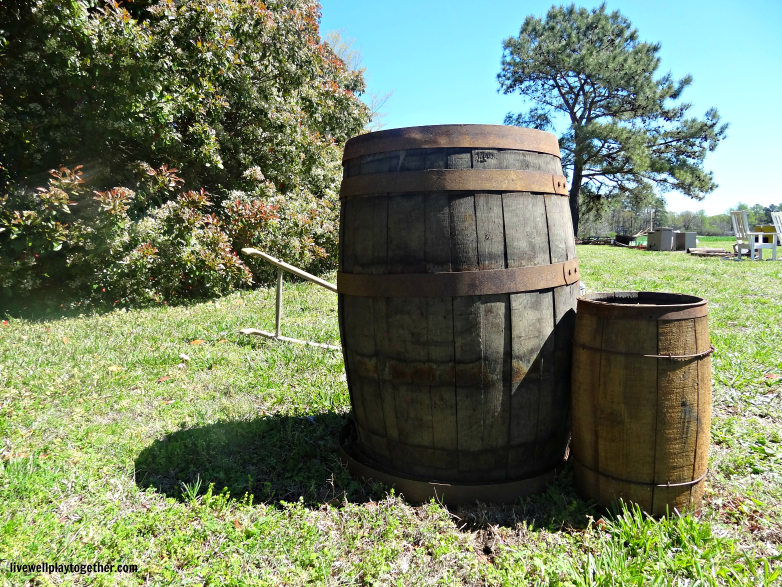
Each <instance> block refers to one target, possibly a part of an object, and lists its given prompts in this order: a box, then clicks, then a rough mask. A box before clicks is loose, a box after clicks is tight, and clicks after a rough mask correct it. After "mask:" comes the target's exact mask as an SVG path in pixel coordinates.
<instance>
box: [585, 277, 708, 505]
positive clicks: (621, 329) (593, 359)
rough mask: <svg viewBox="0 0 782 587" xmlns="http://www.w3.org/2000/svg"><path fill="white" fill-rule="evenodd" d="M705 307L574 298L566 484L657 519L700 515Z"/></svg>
mask: <svg viewBox="0 0 782 587" xmlns="http://www.w3.org/2000/svg"><path fill="white" fill-rule="evenodd" d="M707 313H708V309H707V305H706V300H705V299H703V298H698V297H695V296H688V295H681V294H670V293H653V292H611V293H598V294H589V295H587V296H584V297H582V298H579V300H578V307H577V312H576V327H575V335H574V338H573V367H572V371H571V373H572V399H571V401H572V415H573V416H572V417H573V431H572V443H571V457H570V460H571V461H572V462H573V469H574V473H575V481H576V486H577V488H578V489H579V491H580V492H581V493H582V494H583V495H585V496H586V497H588V498H590V499H593V500H595V501H597V502H598V503H600V504H602V505H604V506H606V507H608V506H609V505H611V504H612V503H614V502H617V501H618V500H619V499H622V500H624V501H626V502H634V503H637V504H638V505H640V506H641V508H642V509H643V510H644V511H645V512H647V513H649V514H652V515H655V516H662V515H665V514H666V512H670V513H673V511H674V509H676V510H677V511H679V512H682V511H685V510H698V509H699V508H700V503H701V498H702V496H703V488H704V485H705V480H706V471H707V465H708V451H709V427H710V425H711V356H710V355H711V352H712V351H713V350H714V349H713V347H712V346H711V344H710V342H709V323H708V314H707Z"/></svg>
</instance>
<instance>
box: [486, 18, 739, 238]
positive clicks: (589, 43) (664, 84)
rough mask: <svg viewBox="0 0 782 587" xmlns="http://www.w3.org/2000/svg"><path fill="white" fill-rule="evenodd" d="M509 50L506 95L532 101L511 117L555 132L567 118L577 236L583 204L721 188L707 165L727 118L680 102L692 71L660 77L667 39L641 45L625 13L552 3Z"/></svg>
mask: <svg viewBox="0 0 782 587" xmlns="http://www.w3.org/2000/svg"><path fill="white" fill-rule="evenodd" d="M503 47H504V54H503V59H502V69H501V71H500V73H499V75H498V80H499V83H500V87H501V89H502V91H503V92H504V93H506V94H510V93H513V92H518V93H520V94H521V95H522V96H523V97H524V98H525V99H527V100H529V101H531V102H533V103H534V105H533V106H532V107H531V108H530V109H529V110H528V111H526V112H523V113H520V114H515V115H514V114H510V113H509V114H508V115H507V116H506V118H505V123H506V124H513V125H518V126H531V127H534V128H539V129H543V130H550V129H554V128H555V127H556V126H557V123H558V119H559V118H560V117H562V116H564V118H565V120H566V121H567V125H568V126H567V130H566V131H565V133H564V134H563V135H562V137H561V138H560V147H561V149H562V153H563V164H564V165H565V168H566V170H567V171H568V173H569V175H570V179H571V188H570V209H571V212H572V215H573V225H574V229H575V230H576V232H577V231H578V218H579V202H580V200H581V201H582V206H581V208H582V209H584V210H585V211H587V212H589V211H592V210H596V209H599V208H600V207H601V206H602V205H603V204H604V203H605V201H606V200H608V199H611V198H614V197H616V196H621V197H624V198H628V197H629V198H632V199H634V200H637V201H644V200H647V201H648V200H650V199H651V198H652V196H653V194H654V191H655V188H657V189H658V190H660V191H662V192H664V191H667V190H676V191H679V192H682V193H684V194H686V195H688V196H690V197H692V198H694V199H696V200H702V199H703V198H704V197H705V195H706V194H708V193H710V192H711V191H713V190H714V189H715V188H716V187H717V184H715V183H714V178H713V175H712V173H711V172H707V171H705V170H704V169H703V162H704V158H705V156H706V153H707V152H709V151H713V150H714V149H715V148H716V147H717V144H718V143H719V141H720V140H721V139H723V138H724V137H725V133H726V130H727V124H721V123H720V117H719V114H718V113H717V111H716V110H715V109H713V108H712V109H709V110H708V111H707V112H706V114H705V116H704V117H703V118H702V119H699V118H696V117H692V116H690V115H689V110H690V108H691V105H690V104H688V103H683V102H678V100H679V98H680V97H681V95H682V92H683V91H684V89H685V88H686V87H687V86H688V85H690V83H691V82H692V77H691V76H689V75H688V76H686V77H684V78H682V79H680V80H678V81H675V80H674V79H673V78H672V77H671V75H670V73H669V74H666V75H662V76H660V77H655V75H656V73H657V69H658V67H659V64H660V59H659V57H658V55H657V54H658V52H659V50H660V45H659V44H652V43H645V42H641V41H639V40H638V31H637V30H636V29H634V28H632V25H631V23H630V21H629V20H628V19H627V18H625V17H624V16H622V15H621V14H620V13H619V12H612V13H610V14H609V13H607V12H606V7H605V4H601V5H600V7H598V8H597V9H593V10H591V11H590V10H587V9H584V8H576V7H575V5H570V6H568V7H564V6H560V7H552V8H551V9H550V10H549V11H548V13H547V14H546V17H545V18H543V19H539V18H535V17H533V16H528V17H527V18H526V19H525V21H524V24H523V25H522V27H521V31H520V33H519V36H518V37H515V38H514V37H511V38H508V39H506V40H505V42H504V45H503Z"/></svg>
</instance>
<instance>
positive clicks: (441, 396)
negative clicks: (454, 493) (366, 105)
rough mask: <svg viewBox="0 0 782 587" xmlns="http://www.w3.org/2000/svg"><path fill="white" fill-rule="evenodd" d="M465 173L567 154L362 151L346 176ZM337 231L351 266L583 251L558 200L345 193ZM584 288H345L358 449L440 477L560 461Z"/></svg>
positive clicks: (494, 475) (472, 477) (537, 163)
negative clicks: (434, 294)
mask: <svg viewBox="0 0 782 587" xmlns="http://www.w3.org/2000/svg"><path fill="white" fill-rule="evenodd" d="M469 168H475V169H478V168H482V169H519V170H536V171H546V172H550V173H557V174H561V172H562V169H561V165H560V162H559V158H557V157H554V156H552V155H547V154H542V153H531V152H524V151H512V150H501V149H490V148H486V149H465V148H437V149H409V150H405V151H396V152H390V153H380V154H371V155H364V156H362V157H359V158H357V159H354V160H349V161H346V162H345V176H346V177H350V176H354V175H363V174H373V173H389V172H396V171H418V170H426V169H469ZM340 229H341V231H340V234H341V242H340V251H341V263H340V267H341V270H342V271H344V272H348V273H363V274H369V273H372V274H391V273H441V272H462V271H485V270H497V269H505V268H513V267H528V266H538V265H548V264H551V263H557V262H561V261H565V260H570V259H574V258H575V245H574V240H573V231H572V224H571V222H570V213H569V208H568V206H567V198H566V197H562V196H557V195H550V196H549V195H544V194H532V193H525V192H512V193H496V192H486V193H484V192H442V193H426V194H420V193H418V194H417V193H414V192H411V193H404V194H391V195H386V196H371V197H355V198H350V199H345V200H343V201H342V222H341V227H340ZM577 292H578V289H577V284H574V285H571V286H563V287H560V288H555V289H553V290H552V289H548V290H540V291H532V292H522V293H511V294H499V295H485V296H465V297H444V298H416V297H408V298H386V297H383V292H378V293H377V296H376V297H365V298H359V297H354V296H346V295H344V294H340V306H339V307H340V326H341V331H340V332H341V334H342V337H343V338H342V341H343V348H344V355H345V364H346V369H347V371H348V386H349V389H350V395H351V401H352V404H353V410H354V417H355V419H356V424H357V432H358V439H359V448H360V450H362V451H364V452H365V453H366V454H367V455H368V456H370V457H371V458H372V459H374V460H375V461H377V462H378V463H381V464H384V465H386V466H388V467H389V468H391V469H393V470H394V471H397V472H398V473H400V474H402V475H405V474H407V475H411V476H419V477H425V478H427V479H431V480H437V481H444V482H463V483H469V482H491V481H506V480H515V479H522V478H525V477H529V476H533V475H537V474H539V473H541V472H544V471H547V470H550V469H551V468H553V467H555V466H557V465H558V464H560V463H561V462H562V459H563V456H564V452H565V448H566V444H567V438H568V425H569V423H568V417H569V416H568V411H569V397H568V396H569V385H570V379H569V369H570V354H569V349H570V340H571V338H572V334H573V326H574V310H575V295H576V294H577ZM360 300H361V301H360ZM370 339H372V340H370ZM359 396H360V397H359ZM381 418H382V425H381Z"/></svg>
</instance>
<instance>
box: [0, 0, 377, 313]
mask: <svg viewBox="0 0 782 587" xmlns="http://www.w3.org/2000/svg"><path fill="white" fill-rule="evenodd" d="M319 16H320V15H319V6H318V5H317V4H316V3H314V2H310V1H309V0H282V1H280V2H273V3H272V2H270V3H268V4H264V3H261V2H256V1H254V0H233V1H231V0H193V1H186V0H165V1H161V2H159V3H157V4H154V5H152V4H151V2H148V1H136V2H130V3H128V4H126V5H120V4H119V3H118V2H115V1H113V0H110V1H107V2H102V1H99V0H82V1H80V2H56V1H54V0H38V1H37V2H30V3H19V4H17V5H15V7H14V8H13V9H7V10H2V11H0V71H2V73H0V96H2V98H1V99H2V101H1V102H0V134H2V137H3V140H2V141H0V197H2V198H3V202H2V204H3V207H4V210H3V212H2V217H0V230H1V229H5V230H4V231H2V232H0V285H2V286H3V287H5V288H11V289H12V290H14V291H22V290H25V291H29V290H32V289H35V288H46V289H47V290H50V289H51V288H53V287H64V288H70V289H72V290H74V291H79V292H84V291H87V290H91V291H93V293H94V291H95V288H96V287H98V285H99V287H98V292H99V293H103V291H102V290H103V289H104V287H105V288H106V290H107V292H106V293H107V294H108V293H109V292H110V291H122V292H128V294H127V295H128V296H131V297H133V298H134V299H139V300H140V299H145V300H152V299H163V298H167V297H170V296H174V292H176V295H177V296H179V295H191V292H192V295H212V294H215V293H219V292H225V291H228V290H230V288H232V287H238V286H240V285H245V284H248V283H249V279H250V278H249V274H248V273H247V269H246V268H245V267H244V265H243V264H242V263H241V262H240V261H239V260H238V259H237V257H236V255H235V251H237V250H239V249H240V248H241V247H244V246H248V245H249V246H256V247H260V248H263V249H264V250H267V251H269V252H270V253H271V254H274V255H277V256H280V257H282V258H284V259H285V260H287V261H289V262H292V263H295V264H297V265H302V266H304V267H305V268H307V269H309V270H321V269H325V268H329V267H333V266H334V265H335V257H336V242H337V231H336V223H337V220H336V219H337V213H338V212H337V206H336V203H337V196H336V194H337V191H338V185H339V179H340V165H339V158H340V154H341V150H340V145H342V144H343V143H344V141H345V140H346V139H347V138H348V137H350V136H352V135H355V134H358V133H359V132H360V131H361V129H362V128H363V126H364V124H365V123H366V122H367V118H368V111H367V108H366V107H365V106H364V105H363V103H362V102H361V101H360V100H359V99H358V95H359V94H360V93H361V92H363V90H364V81H363V77H362V73H361V71H355V70H351V69H350V68H348V67H346V66H345V64H344V63H343V61H342V60H341V59H339V58H338V57H337V56H336V55H335V54H334V52H333V51H332V49H331V48H330V47H329V45H328V44H326V43H323V42H321V40H320V37H319V30H318V21H319ZM75 162H82V163H83V164H84V167H78V168H73V167H72V166H73V165H74V164H75ZM62 166H64V167H62ZM49 168H55V169H59V170H60V171H58V173H60V174H62V173H65V171H63V170H65V169H66V168H72V169H73V172H70V173H74V174H75V175H76V176H77V177H78V178H79V180H78V181H76V182H75V183H74V184H72V185H71V184H68V185H65V186H64V187H63V186H61V185H59V184H58V185H54V184H51V185H50V186H49V187H46V188H42V189H41V190H35V188H36V187H38V186H41V185H42V184H43V183H45V181H44V178H45V177H46V176H45V172H46V170H47V169H49ZM54 179H56V181H59V182H65V181H66V179H67V178H66V177H65V176H63V177H60V178H59V179H57V178H54ZM183 183H184V186H186V188H187V189H188V190H191V191H189V192H186V194H191V195H187V196H181V195H178V194H180V192H181V189H182V187H183ZM116 186H124V187H116ZM194 189H197V190H201V189H203V190H205V192H201V191H197V192H194V191H192V190H194ZM58 190H60V191H58ZM193 193H199V194H202V195H203V194H205V193H208V200H204V201H203V202H201V203H199V204H196V203H194V200H193V198H194V196H192V194H193ZM66 195H67V198H65V196H66ZM64 198H65V199H64ZM182 198H184V199H182ZM199 202H200V200H199ZM206 202H208V203H206ZM196 217H197V218H198V219H197V220H196ZM175 227H176V229H175ZM178 230H182V231H185V232H186V233H187V235H188V236H187V238H184V237H181V235H180V237H181V238H182V239H183V240H176V239H174V240H171V239H173V238H174V237H173V236H171V235H173V234H174V233H177V231H178ZM177 234H179V233H177ZM169 236H171V238H169ZM180 237H177V238H180ZM155 249H156V250H155ZM185 259H186V261H185ZM180 260H181V263H180ZM168 261H171V263H173V265H171V263H169V264H168V265H167V264H166V263H167V262H168ZM169 268H170V269H169ZM252 268H253V270H254V271H256V272H257V273H258V277H259V278H263V277H264V276H265V275H266V274H265V273H264V267H263V266H261V265H257V264H253V265H252ZM180 275H181V276H182V277H181V278H182V279H185V280H186V281H185V282H184V283H183V284H180V285H178V284H176V283H175V279H174V278H175V277H177V276H180ZM134 276H136V277H137V278H138V279H140V280H142V279H146V281H147V282H148V283H145V284H144V285H143V287H142V286H139V288H140V289H132V292H133V293H132V294H131V293H130V292H131V289H128V288H129V287H130V286H129V280H131V279H133V278H134ZM111 280H116V284H115V283H113V282H112V281H111ZM120 284H122V285H120ZM151 284H155V285H151ZM191 287H192V288H193V289H192V290H191V289H190V288H191ZM115 299H116V298H115Z"/></svg>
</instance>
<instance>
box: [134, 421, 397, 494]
mask: <svg viewBox="0 0 782 587" xmlns="http://www.w3.org/2000/svg"><path fill="white" fill-rule="evenodd" d="M346 422H347V417H346V416H343V415H339V414H336V413H333V412H326V413H322V414H316V415H314V416H309V417H306V418H300V417H294V416H264V417H260V418H256V419H254V420H249V421H233V422H218V423H216V424H211V425H209V426H204V427H201V428H190V429H185V430H179V431H177V432H174V433H172V434H169V435H168V436H166V437H165V438H163V439H162V440H156V441H155V442H154V443H152V445H151V446H149V447H147V448H145V449H144V450H142V451H141V453H140V454H139V456H138V458H137V459H136V462H135V465H136V484H137V485H138V486H139V487H141V488H142V489H146V488H148V487H152V488H154V489H156V490H157V491H159V492H161V493H164V494H165V495H167V496H169V497H173V498H176V499H181V500H188V499H189V498H190V496H193V495H195V494H204V493H205V492H206V491H207V489H208V488H209V485H210V484H214V487H213V492H214V493H220V492H221V491H223V490H224V489H226V490H227V491H228V492H229V493H230V495H231V497H232V498H235V499H242V498H243V497H244V496H245V494H246V495H248V496H252V497H253V501H254V502H259V501H262V502H265V503H273V504H279V503H280V502H282V501H286V502H294V501H298V500H299V499H302V500H303V501H304V504H305V505H307V506H309V507H319V506H320V505H321V504H323V503H324V502H334V503H337V502H342V501H343V500H344V499H347V500H348V501H351V502H358V503H361V502H366V501H370V500H373V499H374V500H376V499H379V498H382V497H383V495H385V490H384V488H383V487H382V486H380V485H377V486H372V485H367V484H365V483H360V482H359V481H356V480H354V479H353V478H351V476H350V474H349V473H348V472H347V470H346V469H345V468H344V467H343V466H342V465H341V464H340V462H339V455H338V452H337V436H338V434H339V430H340V428H341V427H342V426H343V425H344V424H345V423H346Z"/></svg>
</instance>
